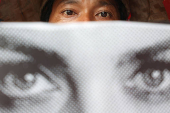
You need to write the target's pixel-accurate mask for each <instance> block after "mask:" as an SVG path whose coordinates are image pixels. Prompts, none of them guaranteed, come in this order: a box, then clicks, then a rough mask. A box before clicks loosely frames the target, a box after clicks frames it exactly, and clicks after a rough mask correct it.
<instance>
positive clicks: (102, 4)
mask: <svg viewBox="0 0 170 113" xmlns="http://www.w3.org/2000/svg"><path fill="white" fill-rule="evenodd" d="M99 5H101V6H108V5H114V4H112V3H110V2H107V1H103V0H100V1H99Z"/></svg>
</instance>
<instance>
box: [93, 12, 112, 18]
mask: <svg viewBox="0 0 170 113" xmlns="http://www.w3.org/2000/svg"><path fill="white" fill-rule="evenodd" d="M95 16H99V17H103V18H106V17H111V16H112V14H111V13H109V12H106V11H102V12H99V13H97V14H96V15H95Z"/></svg>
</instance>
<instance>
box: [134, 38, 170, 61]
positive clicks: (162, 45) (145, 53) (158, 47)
mask: <svg viewBox="0 0 170 113" xmlns="http://www.w3.org/2000/svg"><path fill="white" fill-rule="evenodd" d="M168 49H170V40H166V41H162V42H159V43H156V44H154V45H152V46H150V47H147V48H144V49H142V50H139V51H138V52H135V57H136V58H137V59H139V60H144V59H148V60H151V59H153V57H155V56H156V55H157V54H158V53H160V52H164V51H166V50H168Z"/></svg>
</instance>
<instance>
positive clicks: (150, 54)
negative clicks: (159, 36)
mask: <svg viewBox="0 0 170 113" xmlns="http://www.w3.org/2000/svg"><path fill="white" fill-rule="evenodd" d="M168 49H170V41H163V42H159V43H157V44H154V45H152V46H150V47H147V48H144V49H142V50H138V51H137V52H134V53H133V55H131V57H130V58H129V59H128V60H129V61H128V62H135V61H137V60H138V61H140V66H139V67H138V68H137V69H136V70H135V72H134V73H133V74H132V76H130V78H134V77H135V75H136V74H137V73H138V72H145V71H146V70H147V69H155V70H161V71H162V70H164V69H168V70H170V68H169V66H170V62H166V61H164V60H154V57H156V56H157V55H158V54H159V53H161V52H164V51H166V50H168Z"/></svg>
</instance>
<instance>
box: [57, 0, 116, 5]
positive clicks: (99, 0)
mask: <svg viewBox="0 0 170 113" xmlns="http://www.w3.org/2000/svg"><path fill="white" fill-rule="evenodd" d="M55 2H56V3H57V4H74V3H79V4H81V3H84V2H88V3H92V4H93V5H115V4H116V1H115V0H55Z"/></svg>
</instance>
